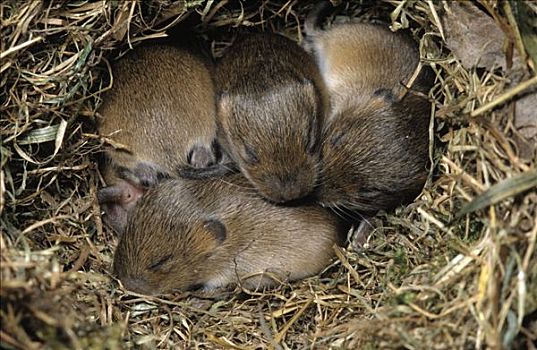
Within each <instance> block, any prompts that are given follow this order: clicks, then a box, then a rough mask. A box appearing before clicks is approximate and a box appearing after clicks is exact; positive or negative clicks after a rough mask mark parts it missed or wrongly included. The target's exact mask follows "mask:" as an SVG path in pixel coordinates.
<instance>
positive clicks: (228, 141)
mask: <svg viewBox="0 0 537 350" xmlns="http://www.w3.org/2000/svg"><path fill="white" fill-rule="evenodd" d="M216 85H217V89H218V91H219V94H220V100H219V108H218V121H219V126H220V128H221V131H222V138H221V143H222V144H223V145H224V148H227V149H228V151H229V154H230V156H231V157H232V158H233V160H234V161H235V162H236V163H237V164H238V166H239V167H240V169H241V171H242V172H243V174H244V175H245V176H246V177H247V178H248V179H249V180H250V181H251V182H252V183H253V184H254V186H255V187H256V188H257V189H258V190H259V192H260V193H261V194H262V195H263V196H264V197H266V198H267V199H269V200H271V201H274V202H278V203H281V202H286V201H290V200H293V199H297V198H301V197H303V196H305V195H307V194H309V193H310V192H311V191H312V190H313V187H314V185H315V183H316V180H317V172H318V167H319V164H318V163H319V149H318V146H319V144H320V130H321V129H320V128H321V126H322V121H323V118H324V114H325V109H326V108H327V97H326V93H325V91H324V86H323V84H322V80H321V77H320V75H319V72H318V69H317V67H316V65H315V61H314V60H313V58H312V57H310V56H309V54H307V53H306V52H305V51H304V50H303V49H302V48H300V47H299V46H298V45H297V44H296V43H295V42H293V41H291V40H289V39H286V38H284V37H283V36H280V35H274V34H251V35H249V36H246V37H244V38H242V39H241V40H238V42H237V43H235V44H234V45H233V46H232V47H231V48H230V49H229V51H228V53H227V54H226V55H225V56H224V57H223V58H222V60H221V61H220V62H219V63H217V69H216Z"/></svg>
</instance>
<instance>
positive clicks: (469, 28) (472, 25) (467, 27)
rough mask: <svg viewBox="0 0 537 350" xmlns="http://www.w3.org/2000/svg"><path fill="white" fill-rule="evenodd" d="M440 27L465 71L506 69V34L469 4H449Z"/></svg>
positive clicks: (483, 13) (485, 15)
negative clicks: (474, 68)
mask: <svg viewBox="0 0 537 350" xmlns="http://www.w3.org/2000/svg"><path fill="white" fill-rule="evenodd" d="M448 4H449V5H448V6H447V7H446V12H445V14H444V16H443V17H442V26H443V27H444V31H445V35H446V43H447V46H448V47H449V49H450V50H451V51H452V52H453V54H454V55H455V57H457V58H458V59H459V60H460V61H461V63H462V65H463V66H464V68H466V69H470V68H473V67H481V68H486V69H488V70H492V69H494V68H497V67H502V69H504V70H505V69H506V59H505V54H504V53H503V44H504V41H505V35H504V33H503V32H502V30H501V29H500V28H499V27H498V26H497V25H496V22H494V20H493V19H492V18H491V17H489V16H488V15H487V14H486V13H485V12H483V11H481V10H480V9H479V8H477V7H476V6H475V5H473V4H472V3H471V2H459V1H453V2H449V3H448Z"/></svg>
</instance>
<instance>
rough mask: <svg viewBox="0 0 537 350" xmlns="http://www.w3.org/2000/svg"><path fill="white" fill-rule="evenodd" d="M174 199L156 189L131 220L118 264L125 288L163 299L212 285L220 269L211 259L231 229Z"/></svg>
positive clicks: (116, 259)
mask: <svg viewBox="0 0 537 350" xmlns="http://www.w3.org/2000/svg"><path fill="white" fill-rule="evenodd" d="M172 197H173V198H172ZM175 197H177V196H174V194H170V193H164V191H159V188H158V187H157V188H154V189H151V190H149V191H148V192H147V193H146V195H145V196H144V197H143V198H142V199H141V200H140V201H139V203H138V204H137V206H136V207H135V208H134V210H133V211H132V212H131V215H129V220H128V223H127V226H126V228H125V232H124V234H123V235H122V236H121V238H120V241H119V244H118V246H117V249H116V252H115V256H114V265H113V270H114V273H115V274H116V276H117V277H118V278H119V279H120V280H121V282H122V283H123V285H124V286H125V288H127V289H129V290H132V291H135V292H139V293H142V294H160V293H166V292H170V291H173V290H192V289H198V288H203V287H204V285H205V283H207V282H208V281H207V278H208V277H207V276H208V274H209V273H210V272H211V271H213V270H214V269H215V267H214V266H209V264H210V263H209V262H208V259H209V258H210V257H211V256H212V255H213V254H215V252H216V251H217V250H218V248H219V247H220V245H221V244H222V243H223V242H224V241H225V240H226V236H227V232H226V227H225V225H224V224H223V223H222V222H221V221H220V220H218V219H217V218H214V217H210V216H207V215H202V214H201V212H200V211H199V210H197V209H196V208H195V204H192V203H190V202H189V203H186V202H185V199H184V198H175ZM180 202H184V203H183V205H181V204H179V203H180ZM175 204H177V206H175ZM187 206H190V208H187V209H185V208H186V207H187ZM216 268H217V267H216Z"/></svg>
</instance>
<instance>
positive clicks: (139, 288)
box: [120, 276, 154, 295]
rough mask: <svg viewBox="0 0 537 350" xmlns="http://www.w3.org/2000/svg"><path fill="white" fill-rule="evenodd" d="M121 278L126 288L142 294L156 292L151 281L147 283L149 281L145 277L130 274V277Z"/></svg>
mask: <svg viewBox="0 0 537 350" xmlns="http://www.w3.org/2000/svg"><path fill="white" fill-rule="evenodd" d="M120 279H121V283H122V284H123V287H125V289H128V290H130V291H132V292H135V293H140V294H146V295H151V294H154V290H153V288H151V286H150V285H149V283H147V281H145V280H144V279H143V278H137V277H131V276H128V277H124V278H120Z"/></svg>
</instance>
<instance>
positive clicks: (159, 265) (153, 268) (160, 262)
mask: <svg viewBox="0 0 537 350" xmlns="http://www.w3.org/2000/svg"><path fill="white" fill-rule="evenodd" d="M171 258H172V255H171V254H168V255H166V256H164V257H162V258H160V259H159V260H157V261H156V262H154V263H152V264H150V265H149V266H148V267H147V269H148V270H151V271H158V270H159V269H160V268H162V266H163V265H164V264H165V263H167V262H168V261H170V259H171Z"/></svg>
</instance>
